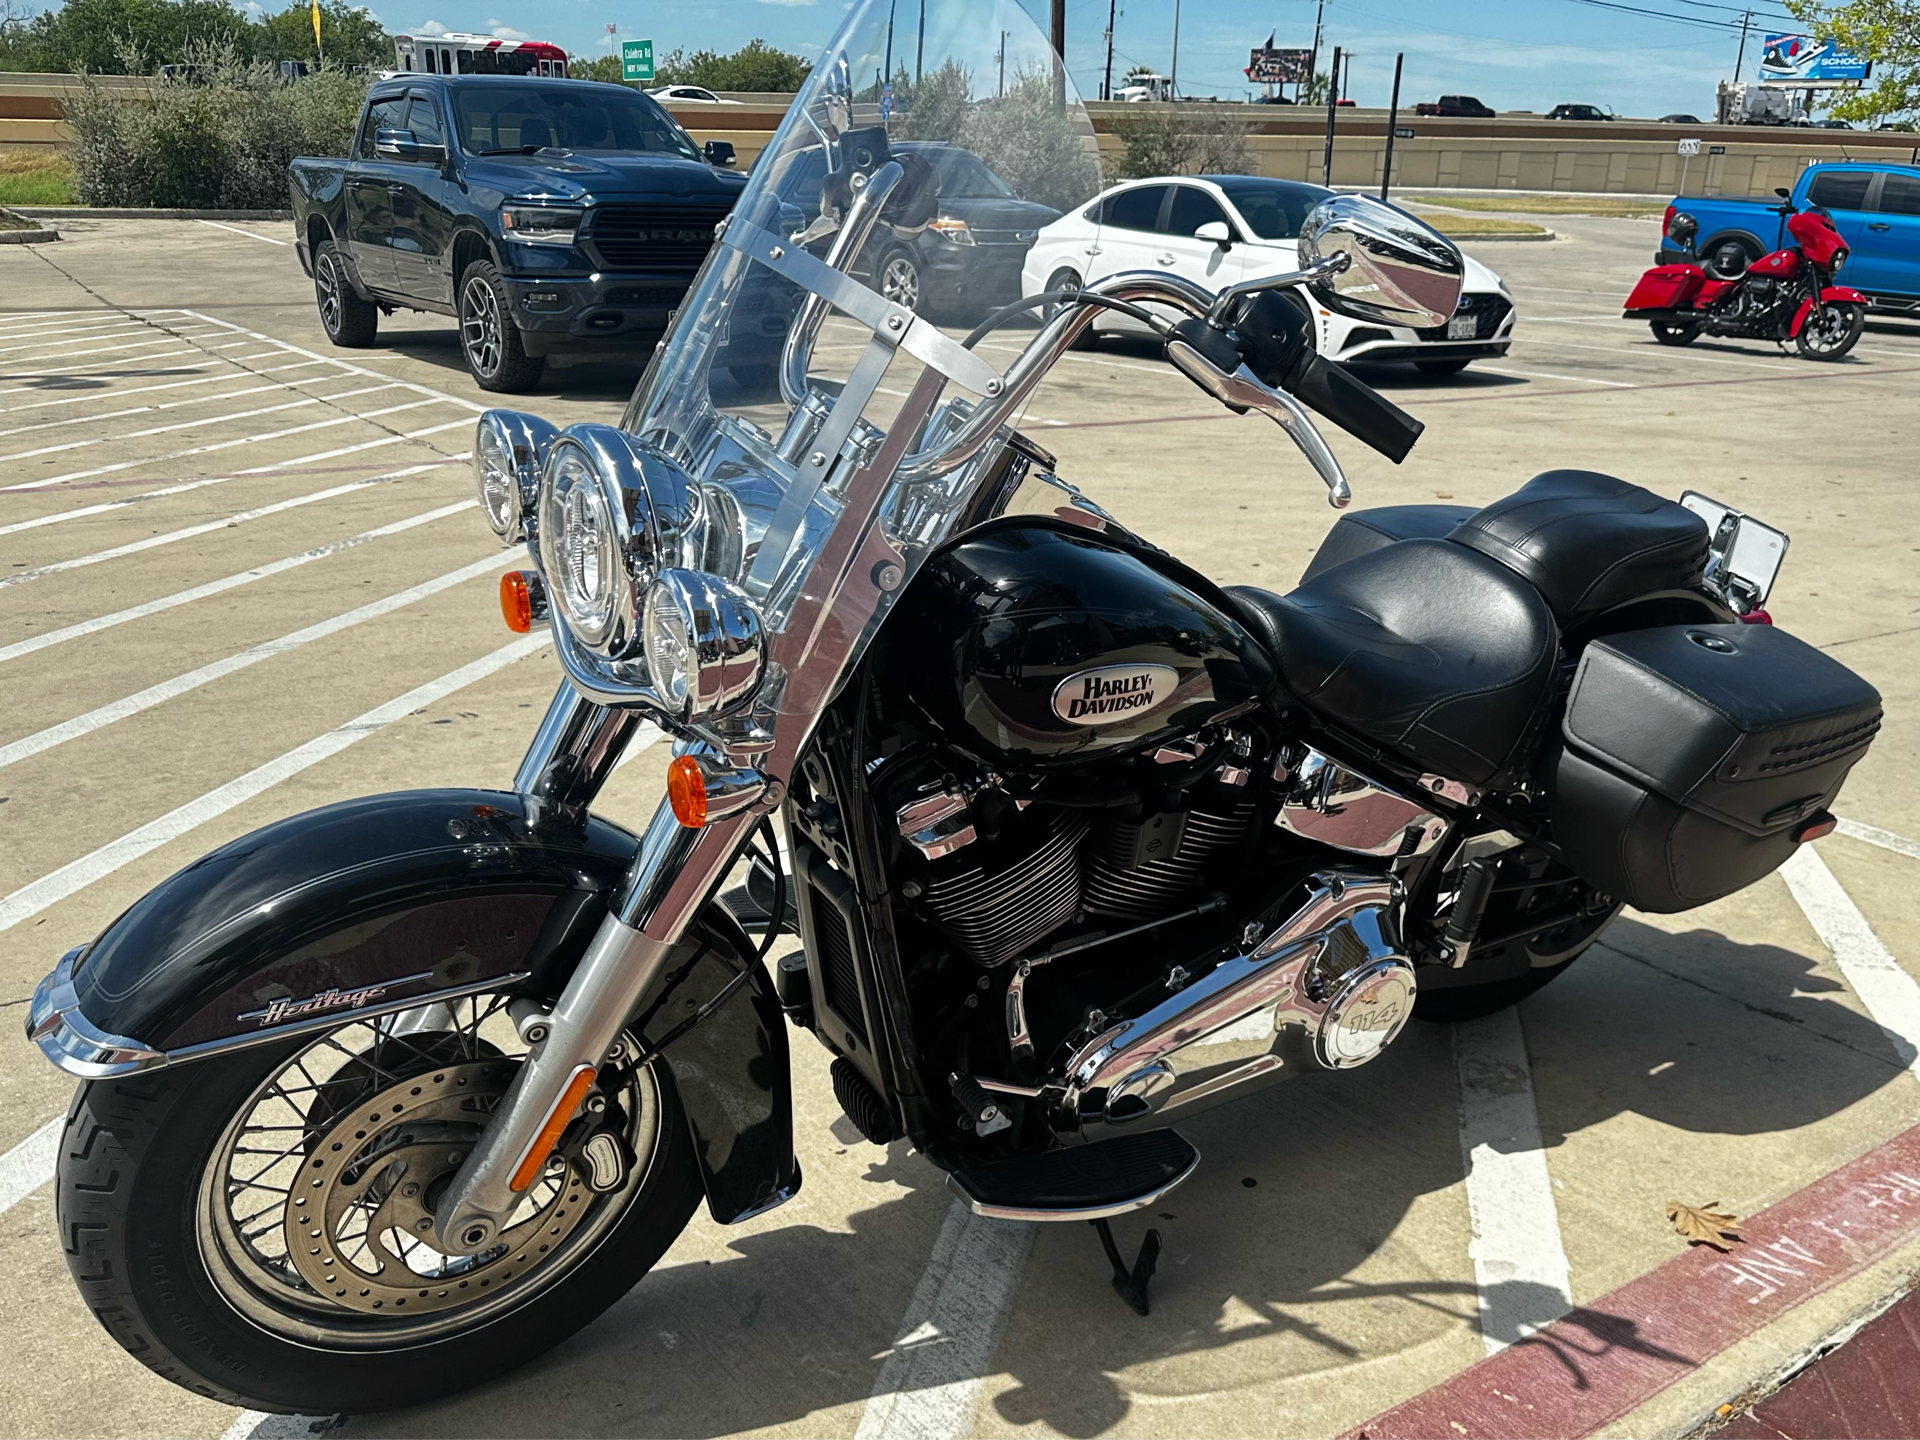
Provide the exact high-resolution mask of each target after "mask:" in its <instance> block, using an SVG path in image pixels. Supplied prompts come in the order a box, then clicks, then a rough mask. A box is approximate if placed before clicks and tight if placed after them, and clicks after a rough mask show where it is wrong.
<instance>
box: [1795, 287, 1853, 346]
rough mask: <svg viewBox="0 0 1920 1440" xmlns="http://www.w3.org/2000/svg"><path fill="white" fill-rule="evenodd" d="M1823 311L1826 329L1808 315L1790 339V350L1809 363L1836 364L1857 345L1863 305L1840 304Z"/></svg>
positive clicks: (1848, 302) (1844, 302)
mask: <svg viewBox="0 0 1920 1440" xmlns="http://www.w3.org/2000/svg"><path fill="white" fill-rule="evenodd" d="M1825 309H1826V313H1827V323H1826V325H1824V326H1819V322H1820V317H1819V316H1818V315H1809V316H1807V323H1806V324H1805V325H1803V326H1801V327H1800V333H1799V334H1798V335H1796V336H1794V337H1793V345H1794V348H1795V349H1796V350H1798V351H1799V352H1800V353H1801V354H1802V355H1803V356H1805V357H1806V358H1807V359H1809V360H1838V359H1839V358H1840V357H1841V356H1843V355H1845V354H1846V353H1847V352H1848V351H1849V350H1851V349H1853V347H1854V346H1855V345H1857V344H1859V343H1860V334H1861V332H1862V331H1863V330H1865V329H1866V328H1867V311H1866V307H1865V306H1863V305H1855V304H1853V303H1852V302H1851V301H1841V302H1839V303H1837V304H1833V305H1828V306H1826V307H1825ZM1816 326H1819V328H1818V329H1816V328H1815V327H1816Z"/></svg>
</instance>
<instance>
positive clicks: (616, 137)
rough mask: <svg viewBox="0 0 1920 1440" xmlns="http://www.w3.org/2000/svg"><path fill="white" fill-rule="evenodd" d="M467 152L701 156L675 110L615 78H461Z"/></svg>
mask: <svg viewBox="0 0 1920 1440" xmlns="http://www.w3.org/2000/svg"><path fill="white" fill-rule="evenodd" d="M453 109H454V115H455V116H456V118H457V120H458V122H459V129H460V144H461V147H462V148H463V149H465V150H466V152H467V153H468V154H469V155H510V154H523V153H524V154H531V153H533V152H534V151H536V150H543V149H547V148H553V149H558V150H643V151H653V152H655V153H664V154H667V155H678V156H680V157H681V158H682V159H685V160H698V159H699V158H700V152H699V151H698V150H696V149H695V148H694V146H693V142H692V141H691V140H689V139H688V138H687V135H686V132H685V131H683V130H682V129H681V128H680V127H679V126H678V125H676V124H674V122H673V119H672V117H671V116H669V115H668V114H667V112H666V111H664V110H662V109H661V108H660V107H659V106H658V105H656V104H655V103H654V102H653V101H652V100H650V99H648V98H647V97H646V96H644V95H636V94H634V92H633V91H631V90H625V89H621V88H620V87H619V86H615V85H580V84H568V85H461V86H456V87H455V88H454V92H453Z"/></svg>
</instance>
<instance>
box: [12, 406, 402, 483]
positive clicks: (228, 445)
mask: <svg viewBox="0 0 1920 1440" xmlns="http://www.w3.org/2000/svg"><path fill="white" fill-rule="evenodd" d="M435 403H437V402H436V401H433V400H409V401H407V403H406V404H404V405H389V406H387V407H386V408H385V409H383V410H369V411H367V412H366V413H365V414H360V415H336V416H334V417H333V418H332V419H331V420H316V421H314V422H313V423H312V424H311V425H294V426H291V427H289V428H288V429H285V430H269V431H266V432H265V433H263V434H259V435H243V436H241V437H240V438H239V439H237V440H218V441H215V442H214V443H212V444H210V445H193V446H189V447H188V448H187V449H185V450H171V451H168V452H167V453H166V454H164V455H145V456H142V457H141V458H140V459H138V460H122V461H119V462H117V463H116V464H113V465H96V466H94V467H93V468H92V469H91V470H69V471H67V472H66V473H65V474H64V475H47V476H43V477H42V478H41V479H38V480H23V481H21V482H20V483H19V484H17V485H0V493H4V492H7V491H12V490H46V489H50V488H51V487H53V486H55V485H66V484H70V483H71V482H73V481H75V480H91V479H92V478H93V477H94V476H96V475H112V474H115V473H117V472H118V471H121V470H136V469H138V468H139V467H140V466H142V465H158V464H160V463H162V462H163V461H167V460H185V459H187V458H189V457H191V456H194V455H212V454H214V453H216V452H217V451H221V450H232V449H234V448H235V447H237V446H240V445H259V444H263V443H265V442H266V441H268V440H284V439H285V438H286V437H287V436H289V435H305V434H308V433H309V432H311V431H314V430H330V429H332V428H333V427H334V426H336V425H351V424H353V423H354V422H355V421H356V420H376V419H378V418H379V417H381V416H382V415H393V414H397V413H398V412H400V411H402V410H418V409H420V408H421V407H422V406H423V405H432V404H435ZM393 438H398V437H393Z"/></svg>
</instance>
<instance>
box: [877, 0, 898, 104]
mask: <svg viewBox="0 0 1920 1440" xmlns="http://www.w3.org/2000/svg"><path fill="white" fill-rule="evenodd" d="M899 3H900V0H891V3H890V4H889V5H888V6H887V63H886V64H885V65H883V66H881V67H880V68H881V69H882V70H884V71H885V72H886V73H885V74H884V75H883V76H882V77H881V80H880V84H881V87H882V90H884V89H885V87H886V84H887V82H888V81H890V80H892V79H893V12H894V10H895V9H896V8H897V7H898V5H899ZM873 98H874V101H875V103H878V102H879V100H880V91H875V92H874V96H873Z"/></svg>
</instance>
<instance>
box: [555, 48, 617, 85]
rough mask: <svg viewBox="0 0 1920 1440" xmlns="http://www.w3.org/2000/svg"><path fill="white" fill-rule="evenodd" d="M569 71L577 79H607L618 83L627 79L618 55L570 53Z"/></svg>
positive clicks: (568, 60)
mask: <svg viewBox="0 0 1920 1440" xmlns="http://www.w3.org/2000/svg"><path fill="white" fill-rule="evenodd" d="M567 73H568V74H569V75H571V76H573V78H574V79H576V80H607V81H611V82H613V83H614V84H616V85H618V84H622V83H624V82H625V80H626V76H625V75H624V74H623V73H622V70H621V62H620V57H619V56H618V55H569V56H568V57H567Z"/></svg>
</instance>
